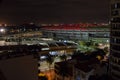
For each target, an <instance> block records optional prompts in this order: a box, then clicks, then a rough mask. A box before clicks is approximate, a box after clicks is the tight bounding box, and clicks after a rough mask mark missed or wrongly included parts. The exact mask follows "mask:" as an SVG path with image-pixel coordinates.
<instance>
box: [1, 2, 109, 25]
mask: <svg viewBox="0 0 120 80" xmlns="http://www.w3.org/2000/svg"><path fill="white" fill-rule="evenodd" d="M108 18H109V0H0V23H7V24H22V23H28V22H34V23H37V24H38V23H79V22H108Z"/></svg>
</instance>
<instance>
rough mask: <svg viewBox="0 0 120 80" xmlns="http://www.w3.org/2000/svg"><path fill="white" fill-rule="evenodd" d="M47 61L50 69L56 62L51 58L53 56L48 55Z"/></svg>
mask: <svg viewBox="0 0 120 80" xmlns="http://www.w3.org/2000/svg"><path fill="white" fill-rule="evenodd" d="M46 61H47V63H48V64H49V69H50V66H51V64H52V63H53V61H54V58H53V57H52V56H51V55H49V54H48V55H47V58H46Z"/></svg>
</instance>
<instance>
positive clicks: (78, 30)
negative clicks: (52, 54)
mask: <svg viewBox="0 0 120 80" xmlns="http://www.w3.org/2000/svg"><path fill="white" fill-rule="evenodd" d="M42 34H43V37H50V38H53V39H55V40H73V41H79V40H91V39H92V40H98V39H99V40H103V41H105V40H107V39H109V26H108V25H102V24H90V23H89V24H88V23H84V24H83V23H81V24H64V25H57V26H54V25H50V26H43V27H42Z"/></svg>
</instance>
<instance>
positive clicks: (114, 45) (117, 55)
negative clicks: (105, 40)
mask: <svg viewBox="0 0 120 80" xmlns="http://www.w3.org/2000/svg"><path fill="white" fill-rule="evenodd" d="M110 7H111V9H110V12H111V34H110V35H111V37H110V46H111V47H110V75H111V77H112V80H120V0H111V4H110Z"/></svg>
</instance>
